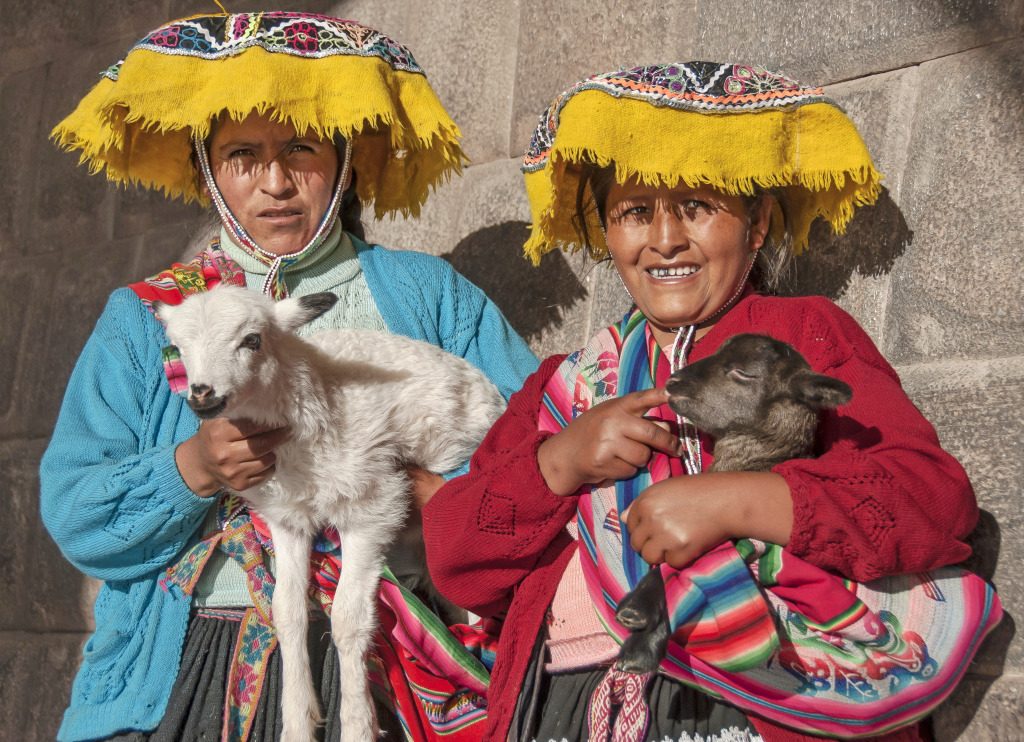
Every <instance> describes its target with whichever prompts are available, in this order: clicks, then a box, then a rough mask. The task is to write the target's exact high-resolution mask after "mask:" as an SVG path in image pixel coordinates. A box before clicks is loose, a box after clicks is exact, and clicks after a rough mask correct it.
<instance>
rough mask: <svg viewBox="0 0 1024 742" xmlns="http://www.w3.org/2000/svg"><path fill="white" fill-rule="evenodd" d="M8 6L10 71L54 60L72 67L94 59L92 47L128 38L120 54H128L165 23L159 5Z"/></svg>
mask: <svg viewBox="0 0 1024 742" xmlns="http://www.w3.org/2000/svg"><path fill="white" fill-rule="evenodd" d="M7 6H9V7H5V18H6V19H7V22H6V23H5V24H4V26H3V28H2V29H0V68H2V69H4V70H5V71H9V72H11V71H16V70H20V69H24V68H25V66H34V65H36V64H41V63H43V62H46V61H52V60H60V63H61V64H63V65H64V66H66V67H69V68H70V67H72V66H73V65H75V63H76V62H85V61H87V60H88V58H89V54H88V52H87V51H86V50H87V49H88V48H89V47H92V46H98V45H103V44H107V43H109V42H110V40H111V39H122V41H121V42H119V43H118V46H119V47H120V48H121V50H120V52H118V53H123V52H124V51H125V50H127V48H128V47H129V46H130V45H131V43H132V42H133V41H134V40H135V39H136V38H138V37H139V36H141V35H142V33H144V31H145V30H149V29H150V28H153V27H155V26H157V25H158V24H160V23H161V22H162V20H163V19H162V17H161V12H162V10H161V7H160V5H158V4H156V3H148V4H146V5H144V6H140V7H138V8H132V9H131V11H130V12H128V11H126V9H125V6H124V5H123V4H121V3H117V2H113V1H112V0H99V1H98V2H94V3H84V2H70V3H69V2H61V1H60V0H41V2H33V3H7ZM116 61H117V58H116V57H115V58H114V59H110V60H109V61H106V62H104V63H103V64H102V66H101V67H97V68H96V69H95V70H94V71H95V72H96V73H97V74H98V73H99V72H100V71H102V70H103V69H105V68H106V67H108V66H109V65H111V64H113V63H114V62H116Z"/></svg>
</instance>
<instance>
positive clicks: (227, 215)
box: [192, 134, 352, 299]
mask: <svg viewBox="0 0 1024 742" xmlns="http://www.w3.org/2000/svg"><path fill="white" fill-rule="evenodd" d="M192 149H193V150H194V151H195V153H196V160H198V162H199V170H200V172H201V173H202V175H203V180H204V181H205V182H206V187H207V190H208V191H209V192H210V198H211V199H212V200H213V205H214V207H215V208H216V209H217V213H218V214H219V215H220V220H221V223H222V224H223V225H224V228H225V229H226V230H227V232H228V234H229V235H230V236H231V239H232V240H233V241H234V242H235V244H237V245H238V246H239V247H241V248H242V249H243V250H245V251H246V252H248V253H249V254H250V255H252V256H253V257H255V258H256V259H257V260H259V261H260V262H262V263H265V264H267V265H268V266H270V268H269V269H268V270H267V276H266V278H265V279H264V280H263V287H262V289H261V291H262V292H263V293H264V294H267V295H268V296H272V297H273V298H274V299H283V298H284V297H286V296H287V295H288V289H287V287H286V286H285V283H284V276H283V271H284V268H286V267H287V266H288V265H291V264H293V263H296V262H298V261H299V260H301V259H302V258H304V257H305V256H306V255H308V254H309V253H310V252H312V251H313V250H316V249H317V248H318V247H319V246H320V245H321V244H323V241H324V240H325V239H326V237H327V235H328V234H329V233H330V231H331V228H332V227H333V226H334V222H335V220H336V219H337V218H338V211H339V210H340V209H341V201H342V196H343V194H344V191H345V183H346V181H347V180H348V174H349V170H350V168H351V163H352V144H351V142H349V140H348V139H346V140H345V151H344V153H343V157H342V165H341V168H340V169H339V170H338V178H337V181H336V182H335V185H334V194H333V195H332V196H331V202H330V204H329V205H328V207H327V211H326V212H324V216H323V218H322V219H321V220H320V224H319V226H318V227H317V230H316V232H315V233H314V234H313V237H312V238H311V239H310V240H309V242H307V243H306V245H305V247H303V248H302V249H301V250H299V251H298V252H294V253H290V254H288V255H278V254H276V253H272V252H270V251H268V250H265V249H264V248H262V247H260V246H259V244H258V243H257V242H256V240H254V239H253V238H252V237H251V236H250V235H249V233H248V232H247V231H246V230H245V227H243V226H242V223H241V222H239V221H238V219H237V218H236V217H235V215H234V214H233V213H232V212H231V209H230V208H228V205H227V202H225V201H224V196H223V195H222V194H221V192H220V188H218V187H217V181H216V180H214V177H213V169H212V168H211V167H210V156H209V154H208V153H207V151H206V145H205V144H204V143H203V140H202V139H201V138H200V137H199V136H198V135H195V134H194V135H193V136H192Z"/></svg>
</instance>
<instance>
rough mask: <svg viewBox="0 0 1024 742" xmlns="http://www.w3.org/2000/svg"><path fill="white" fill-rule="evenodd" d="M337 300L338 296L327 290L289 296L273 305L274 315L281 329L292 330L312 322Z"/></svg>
mask: <svg viewBox="0 0 1024 742" xmlns="http://www.w3.org/2000/svg"><path fill="white" fill-rule="evenodd" d="M337 302H338V297H337V296H335V295H334V294H332V293H331V292H329V291H324V292H321V293H319V294H310V295H308V296H299V297H289V298H287V299H282V300H281V301H279V302H277V304H275V305H274V315H275V316H276V317H277V321H278V323H279V324H280V325H281V327H282V328H283V329H285V330H288V331H289V332H294V331H295V330H297V329H299V328H300V327H302V326H303V325H304V324H306V323H307V322H312V321H313V320H314V319H316V318H317V317H319V316H320V315H321V314H323V313H324V312H326V311H327V310H328V309H330V308H331V307H333V306H334V305H335V304H336V303H337Z"/></svg>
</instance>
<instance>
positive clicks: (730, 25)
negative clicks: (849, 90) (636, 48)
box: [693, 0, 1021, 85]
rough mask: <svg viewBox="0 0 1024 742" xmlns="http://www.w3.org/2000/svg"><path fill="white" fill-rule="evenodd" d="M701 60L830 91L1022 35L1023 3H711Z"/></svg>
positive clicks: (701, 32)
mask: <svg viewBox="0 0 1024 742" xmlns="http://www.w3.org/2000/svg"><path fill="white" fill-rule="evenodd" d="M695 25H696V26H697V32H696V34H695V36H694V41H693V49H694V56H693V58H694V59H711V60H715V61H719V60H721V61H737V62H747V63H753V64H761V65H763V66H765V67H768V68H769V69H774V70H781V71H782V72H784V73H786V74H788V75H790V76H792V77H795V78H796V79H797V80H800V81H801V82H803V83H814V84H817V85H824V84H827V83H831V82H836V81H839V80H848V79H851V78H855V77H863V76H865V75H869V74H872V73H876V72H882V71H885V70H892V69H897V68H900V67H908V66H911V65H913V64H917V63H920V62H923V61H925V60H928V59H935V58H937V57H941V56H944V55H949V54H955V53H957V52H961V51H965V50H967V49H973V48H975V47H978V46H982V45H985V44H990V43H992V42H994V41H999V40H1003V39H1008V38H1013V37H1014V36H1016V35H1017V34H1019V33H1020V28H1021V17H1020V9H1019V5H1018V4H1017V2H1016V0H945V1H944V2H933V1H932V0H901V2H899V3H895V4H894V3H885V2H879V0H853V1H852V2H831V1H830V2H820V1H819V0H797V1H796V2H793V0H767V2H763V3H748V2H743V0H714V2H711V1H710V0H703V1H702V2H700V3H699V5H698V13H697V17H696V19H695Z"/></svg>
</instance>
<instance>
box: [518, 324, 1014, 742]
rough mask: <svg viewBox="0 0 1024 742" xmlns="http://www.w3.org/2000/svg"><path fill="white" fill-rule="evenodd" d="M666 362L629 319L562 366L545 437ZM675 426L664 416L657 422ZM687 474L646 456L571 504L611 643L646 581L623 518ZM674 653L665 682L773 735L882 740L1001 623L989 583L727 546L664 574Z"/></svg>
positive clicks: (546, 401)
mask: <svg viewBox="0 0 1024 742" xmlns="http://www.w3.org/2000/svg"><path fill="white" fill-rule="evenodd" d="M668 366H669V363H668V358H666V357H664V356H663V355H662V354H661V351H660V349H659V348H658V346H657V344H656V343H655V342H654V340H653V336H652V335H651V333H650V331H649V329H648V328H647V321H646V319H645V318H644V317H643V315H642V314H641V313H640V312H639V311H633V312H632V313H630V314H627V315H626V317H625V318H624V319H623V320H622V321H621V322H620V323H619V324H616V325H613V326H611V327H609V328H607V329H605V330H603V331H601V332H600V333H598V334H597V335H596V336H595V337H594V338H593V339H592V340H591V341H590V343H589V344H588V345H587V346H586V347H585V348H583V349H582V350H580V351H577V352H576V353H573V354H572V355H570V356H569V357H568V358H566V360H565V361H564V362H563V363H562V365H561V366H560V367H559V369H558V370H557V371H556V372H555V374H554V375H553V376H552V378H551V380H550V381H549V382H548V385H547V387H546V389H545V394H544V397H543V402H542V404H541V409H540V417H539V423H538V425H539V428H540V429H541V430H545V431H551V432H557V431H558V430H561V429H562V428H563V427H565V426H566V425H567V424H568V423H569V422H570V421H572V420H573V419H574V418H576V417H577V416H579V415H580V414H581V413H583V412H584V411H586V410H587V409H589V408H590V407H592V406H593V405H596V404H599V403H601V402H603V401H605V400H609V399H613V398H615V397H618V396H623V395H626V394H629V393H630V392H634V391H639V390H642V389H648V388H651V387H653V386H655V385H658V386H663V385H664V383H665V380H666V379H667V377H668V374H669V368H668ZM650 416H652V417H660V418H662V419H664V420H668V421H670V424H674V422H675V416H674V415H673V414H672V413H671V411H670V410H669V409H668V407H667V405H666V406H664V407H662V408H659V409H658V410H652V412H651V413H650ZM670 476H685V472H684V469H683V467H682V466H681V464H680V463H679V461H678V460H674V459H672V458H670V457H668V456H666V455H664V454H660V453H657V452H655V453H654V455H653V457H652V459H651V462H650V464H649V465H648V467H647V468H645V469H641V470H640V471H639V472H638V473H637V474H636V476H634V477H632V478H631V479H627V480H621V481H618V482H616V483H615V484H614V486H602V487H594V488H589V489H587V490H585V491H584V492H583V494H582V496H581V498H580V501H579V508H578V511H577V525H578V526H579V534H580V535H579V539H580V556H581V559H582V565H583V571H584V575H585V578H586V581H587V585H588V588H589V592H590V596H591V599H592V601H593V604H594V609H595V611H596V612H597V615H598V617H599V618H600V620H601V622H602V623H603V624H604V626H605V628H606V629H607V631H608V633H609V634H610V635H611V636H612V637H614V638H615V639H616V640H617V641H619V642H620V643H621V642H622V641H623V640H624V639H625V637H626V636H628V634H629V632H628V630H626V629H625V628H623V627H622V626H620V625H619V624H618V623H617V622H616V620H615V608H616V606H617V605H618V602H619V601H620V600H621V599H622V597H623V596H624V595H625V594H626V593H627V592H629V591H630V590H631V589H632V588H633V587H634V586H635V585H636V583H637V582H638V581H639V579H640V578H641V577H642V576H643V575H644V573H645V572H646V571H647V569H648V566H647V565H646V564H645V563H644V562H643V560H642V559H641V558H640V556H639V555H638V554H637V553H636V552H635V551H633V549H632V548H631V547H630V545H629V533H628V529H627V527H626V525H625V523H623V522H622V520H621V518H620V517H619V514H620V513H622V512H623V511H624V510H625V509H626V508H627V507H628V506H629V504H630V503H631V502H633V500H634V499H635V498H636V497H637V496H638V495H639V494H640V493H641V492H642V491H643V490H644V489H645V488H647V487H648V486H649V485H650V484H651V483H652V482H656V481H660V480H662V479H665V478H666V477H670ZM661 570H662V573H663V575H664V576H665V583H666V593H667V598H668V606H669V615H670V623H671V628H672V630H673V634H672V641H671V642H670V645H669V652H668V656H667V657H666V658H665V660H664V661H663V662H662V664H661V667H660V672H661V673H663V674H665V675H667V676H669V677H672V678H675V679H677V680H679V681H681V682H683V683H686V684H687V685H690V686H693V687H695V688H698V689H700V690H702V691H704V692H706V693H708V694H709V695H712V696H714V697H716V698H721V699H725V700H727V701H728V702H730V703H732V704H734V705H736V706H737V707H739V708H741V709H744V710H745V711H749V712H753V713H756V714H758V715H761V716H764V717H767V718H769V719H771V720H772V721H775V722H778V723H781V724H784V725H786V726H790V727H793V728H796V729H799V730H802V731H806V732H810V733H816V734H825V735H830V736H837V737H855V736H868V735H875V734H881V733H883V732H886V731H889V730H892V729H895V728H897V727H900V726H904V725H907V724H910V723H912V722H914V721H915V720H917V719H919V718H921V717H923V716H925V715H926V714H928V713H929V712H930V711H931V710H933V709H934V708H935V707H936V706H937V705H938V704H939V703H940V702H941V701H942V700H943V699H944V698H945V697H946V696H947V695H949V693H950V692H951V691H952V690H953V688H954V687H955V685H956V683H957V682H958V681H959V680H960V678H961V677H962V675H963V673H964V671H965V670H966V668H967V665H968V663H969V661H970V659H971V658H972V657H973V655H974V653H975V652H976V651H977V648H978V645H979V644H980V642H981V640H982V639H983V638H984V637H985V635H986V634H987V633H988V632H989V630H991V629H992V627H994V626H995V625H996V624H997V623H998V622H999V620H1000V618H1001V616H1002V610H1001V608H1000V605H999V600H998V598H997V597H996V595H995V592H994V591H993V589H992V588H991V586H989V585H988V583H986V582H985V581H984V580H982V579H981V578H979V577H977V576H975V575H972V574H970V573H967V572H965V571H963V570H961V569H957V568H953V567H947V568H943V569H938V570H935V571H933V572H929V573H920V574H908V575H898V576H893V577H886V578H883V579H880V580H876V581H873V582H871V583H868V584H856V583H853V582H850V581H846V580H843V579H841V578H839V577H836V576H834V575H832V574H829V573H827V572H824V571H823V570H821V569H818V568H817V567H814V566H812V565H810V564H808V563H806V562H804V561H802V560H801V559H799V558H797V557H795V556H794V555H792V554H790V553H789V552H787V551H786V550H785V549H783V548H781V547H779V546H776V545H772V544H764V543H761V542H757V541H752V540H743V541H739V542H736V543H732V542H727V543H724V544H722V545H720V546H719V547H717V548H715V549H713V550H712V551H710V552H709V553H707V554H705V555H704V556H702V557H700V558H699V559H697V560H696V561H695V562H693V563H692V564H691V565H690V566H688V567H687V568H685V569H683V570H675V569H672V568H670V567H668V566H667V565H661Z"/></svg>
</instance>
